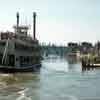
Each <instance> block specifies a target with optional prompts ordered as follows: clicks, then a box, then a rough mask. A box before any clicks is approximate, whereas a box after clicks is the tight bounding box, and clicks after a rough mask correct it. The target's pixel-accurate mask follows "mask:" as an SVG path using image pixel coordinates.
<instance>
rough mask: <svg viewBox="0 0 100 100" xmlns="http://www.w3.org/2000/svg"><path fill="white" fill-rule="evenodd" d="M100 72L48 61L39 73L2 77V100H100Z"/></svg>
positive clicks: (0, 85) (61, 60)
mask: <svg viewBox="0 0 100 100" xmlns="http://www.w3.org/2000/svg"><path fill="white" fill-rule="evenodd" d="M99 87H100V70H99V69H94V70H89V71H84V73H83V72H82V68H81V63H80V62H77V61H75V62H74V63H69V61H68V60H66V59H60V58H59V59H45V60H44V61H43V62H42V68H41V70H40V73H39V72H38V73H27V74H20V73H19V74H0V100H100V89H99Z"/></svg>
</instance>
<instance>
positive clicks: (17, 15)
mask: <svg viewBox="0 0 100 100" xmlns="http://www.w3.org/2000/svg"><path fill="white" fill-rule="evenodd" d="M16 17H17V33H18V27H19V12H17V14H16Z"/></svg>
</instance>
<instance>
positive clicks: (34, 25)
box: [33, 12, 36, 40]
mask: <svg viewBox="0 0 100 100" xmlns="http://www.w3.org/2000/svg"><path fill="white" fill-rule="evenodd" d="M33 39H34V40H35V39H36V12H33Z"/></svg>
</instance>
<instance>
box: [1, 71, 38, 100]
mask: <svg viewBox="0 0 100 100" xmlns="http://www.w3.org/2000/svg"><path fill="white" fill-rule="evenodd" d="M32 80H34V81H33V82H32V83H31V85H29V82H31V81H32ZM39 81H40V78H39V73H34V74H33V73H27V74H21V73H18V74H0V100H15V99H14V98H16V100H31V98H30V97H28V95H29V94H28V92H29V93H30V89H29V88H30V87H31V88H37V87H38V85H39V84H38V82H39ZM27 83H28V85H29V87H27ZM4 98H5V99H4Z"/></svg>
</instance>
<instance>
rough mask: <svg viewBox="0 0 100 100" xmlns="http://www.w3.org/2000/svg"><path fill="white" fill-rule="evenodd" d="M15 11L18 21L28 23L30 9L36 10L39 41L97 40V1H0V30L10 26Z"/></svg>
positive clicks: (99, 29)
mask: <svg viewBox="0 0 100 100" xmlns="http://www.w3.org/2000/svg"><path fill="white" fill-rule="evenodd" d="M17 11H19V13H20V23H22V24H31V25H32V12H33V11H35V12H37V38H38V39H39V40H40V42H47V43H48V42H51V43H57V44H67V43H68V42H69V41H72V42H82V41H89V42H93V43H94V42H97V41H98V40H100V0H0V31H2V30H6V29H7V30H10V29H12V26H13V25H14V24H16V12H17ZM31 28H32V27H31ZM31 34H32V33H31Z"/></svg>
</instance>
